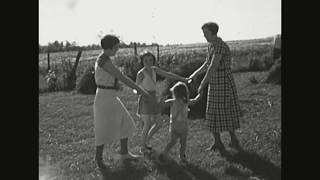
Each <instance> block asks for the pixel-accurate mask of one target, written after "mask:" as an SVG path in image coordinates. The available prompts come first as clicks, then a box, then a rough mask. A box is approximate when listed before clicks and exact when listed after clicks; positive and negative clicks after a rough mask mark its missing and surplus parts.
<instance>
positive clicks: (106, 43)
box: [100, 34, 120, 49]
mask: <svg viewBox="0 0 320 180" xmlns="http://www.w3.org/2000/svg"><path fill="white" fill-rule="evenodd" d="M119 43H120V40H119V38H118V37H116V36H114V35H110V34H108V35H105V36H104V37H103V38H102V39H101V41H100V45H101V47H102V49H112V48H113V46H114V45H116V44H119Z"/></svg>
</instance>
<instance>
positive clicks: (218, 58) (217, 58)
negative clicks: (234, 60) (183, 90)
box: [198, 54, 222, 93]
mask: <svg viewBox="0 0 320 180" xmlns="http://www.w3.org/2000/svg"><path fill="white" fill-rule="evenodd" d="M221 59H222V55H221V54H215V55H213V57H212V61H211V63H210V65H209V67H208V71H207V72H206V74H205V76H204V78H203V79H202V81H201V83H200V86H199V88H198V92H199V93H200V92H201V91H202V90H203V88H204V87H205V85H206V84H207V83H208V81H209V78H210V77H212V75H213V73H214V72H215V71H216V70H217V68H218V66H219V63H220V61H221Z"/></svg>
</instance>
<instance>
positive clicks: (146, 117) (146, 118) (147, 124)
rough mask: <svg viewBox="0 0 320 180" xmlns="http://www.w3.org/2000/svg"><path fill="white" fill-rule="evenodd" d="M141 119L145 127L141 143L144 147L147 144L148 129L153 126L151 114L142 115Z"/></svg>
mask: <svg viewBox="0 0 320 180" xmlns="http://www.w3.org/2000/svg"><path fill="white" fill-rule="evenodd" d="M141 119H142V120H143V129H142V138H141V139H142V142H141V145H142V147H144V146H146V145H147V134H148V131H149V130H150V126H151V119H150V116H149V115H141Z"/></svg>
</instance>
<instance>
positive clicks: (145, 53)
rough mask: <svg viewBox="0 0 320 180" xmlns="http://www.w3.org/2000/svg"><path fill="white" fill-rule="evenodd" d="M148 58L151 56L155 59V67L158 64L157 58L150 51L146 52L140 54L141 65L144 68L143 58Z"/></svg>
mask: <svg viewBox="0 0 320 180" xmlns="http://www.w3.org/2000/svg"><path fill="white" fill-rule="evenodd" d="M146 56H151V57H152V58H153V65H155V64H156V57H155V56H154V55H153V54H152V52H150V51H148V50H144V51H142V52H141V53H140V59H141V61H140V64H141V66H142V67H143V66H144V65H143V58H144V57H146Z"/></svg>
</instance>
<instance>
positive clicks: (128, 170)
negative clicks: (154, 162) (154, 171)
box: [100, 160, 150, 180]
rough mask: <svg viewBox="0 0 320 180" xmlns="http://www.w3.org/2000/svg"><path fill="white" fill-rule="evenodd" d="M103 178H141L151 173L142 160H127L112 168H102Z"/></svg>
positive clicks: (110, 179) (118, 179)
mask: <svg viewBox="0 0 320 180" xmlns="http://www.w3.org/2000/svg"><path fill="white" fill-rule="evenodd" d="M100 172H101V174H102V180H141V179H143V178H144V177H145V176H147V175H148V174H149V173H150V169H148V168H147V167H146V166H145V165H144V164H143V163H141V160H125V161H124V162H123V163H122V164H121V165H120V166H117V167H114V168H112V169H110V168H109V169H101V170H100Z"/></svg>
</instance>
